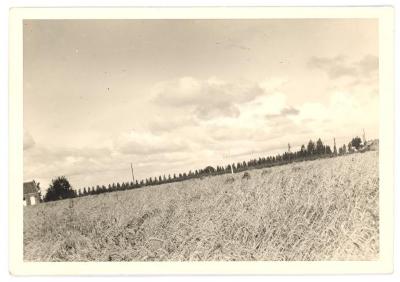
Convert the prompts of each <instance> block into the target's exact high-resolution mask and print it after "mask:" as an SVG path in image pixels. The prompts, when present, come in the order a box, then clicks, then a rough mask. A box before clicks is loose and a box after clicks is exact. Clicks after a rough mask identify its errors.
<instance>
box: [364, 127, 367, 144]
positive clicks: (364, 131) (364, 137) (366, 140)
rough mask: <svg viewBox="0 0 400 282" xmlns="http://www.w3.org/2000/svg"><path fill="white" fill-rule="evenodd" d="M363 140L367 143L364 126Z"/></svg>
mask: <svg viewBox="0 0 400 282" xmlns="http://www.w3.org/2000/svg"><path fill="white" fill-rule="evenodd" d="M363 141H364V144H366V143H367V140H365V130H364V128H363Z"/></svg>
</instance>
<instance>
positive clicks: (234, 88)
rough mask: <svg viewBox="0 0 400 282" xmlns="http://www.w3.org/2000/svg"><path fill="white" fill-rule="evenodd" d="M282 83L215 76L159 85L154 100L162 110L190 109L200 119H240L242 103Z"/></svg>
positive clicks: (184, 78)
mask: <svg viewBox="0 0 400 282" xmlns="http://www.w3.org/2000/svg"><path fill="white" fill-rule="evenodd" d="M279 83H282V82H281V81H279V82H278V83H277V82H276V81H264V82H262V83H251V82H246V81H238V82H226V81H222V80H219V79H217V78H215V77H212V78H209V79H207V80H198V79H195V78H193V77H182V78H179V79H176V80H172V81H166V82H161V83H158V84H157V85H156V86H155V87H154V88H153V91H152V92H153V100H154V101H155V102H156V103H157V104H158V105H159V106H161V107H173V108H176V109H181V110H182V109H187V110H189V112H190V113H191V114H193V115H194V116H195V117H196V118H197V119H199V120H212V119H214V118H219V117H230V118H237V117H239V115H240V114H241V111H240V107H239V105H240V104H243V103H247V102H250V101H252V100H254V99H255V98H257V97H259V96H263V95H268V94H271V92H272V91H273V90H274V89H275V88H276V87H279Z"/></svg>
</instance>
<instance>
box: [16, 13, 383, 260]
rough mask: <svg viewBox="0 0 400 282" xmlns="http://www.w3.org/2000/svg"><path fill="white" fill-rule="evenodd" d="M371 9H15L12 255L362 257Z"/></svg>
mask: <svg viewBox="0 0 400 282" xmlns="http://www.w3.org/2000/svg"><path fill="white" fill-rule="evenodd" d="M379 64H380V56H379V21H378V19H377V18H356V17H355V18H295V19H294V18H282V19H268V18H265V19H262V18H255V19H24V20H23V185H22V183H21V185H20V188H19V189H21V190H22V189H23V198H22V197H21V199H20V202H19V203H15V205H16V206H18V205H19V206H20V207H21V209H23V260H24V261H25V262H90V261H95V262H115V261H125V262H142V261H145V262H148V261H377V260H379V258H380V251H381V249H380V243H381V242H380V212H379V210H380V205H379V199H380V185H379V183H380V178H379V168H380V167H379V158H380V157H379V154H380V149H379V148H380V139H379V137H380V108H379V104H380V95H381V93H380V87H379V79H380V75H379Z"/></svg>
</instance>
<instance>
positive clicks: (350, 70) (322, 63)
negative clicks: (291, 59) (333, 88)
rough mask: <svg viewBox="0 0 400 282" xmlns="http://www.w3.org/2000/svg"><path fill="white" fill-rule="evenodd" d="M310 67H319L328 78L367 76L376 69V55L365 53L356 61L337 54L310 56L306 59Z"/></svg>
mask: <svg viewBox="0 0 400 282" xmlns="http://www.w3.org/2000/svg"><path fill="white" fill-rule="evenodd" d="M308 66H309V67H310V68H311V69H319V70H322V71H324V72H326V73H327V75H328V76H329V78H332V79H338V78H341V77H353V78H358V77H360V76H369V75H371V74H372V73H373V72H376V71H377V70H378V66H379V62H378V57H376V56H373V55H366V56H364V57H363V58H361V59H360V60H358V61H350V60H349V59H348V58H347V57H345V56H342V55H339V56H336V57H311V58H310V60H309V61H308Z"/></svg>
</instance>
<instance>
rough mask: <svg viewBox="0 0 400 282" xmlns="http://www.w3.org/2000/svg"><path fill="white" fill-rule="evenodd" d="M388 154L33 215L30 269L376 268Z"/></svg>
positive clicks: (28, 215) (97, 199)
mask: <svg viewBox="0 0 400 282" xmlns="http://www.w3.org/2000/svg"><path fill="white" fill-rule="evenodd" d="M378 157H379V156H378V152H367V153H364V154H354V155H348V156H343V157H338V158H332V159H322V160H316V161H310V162H302V163H294V164H290V165H285V166H281V167H273V168H269V169H260V170H252V171H249V172H248V173H249V174H250V179H244V178H243V174H244V173H243V172H242V173H238V174H235V175H221V176H216V177H209V178H204V179H192V180H188V181H183V182H177V183H171V184H163V185H160V186H154V187H146V188H143V189H137V190H130V191H121V192H115V193H104V194H100V195H97V196H90V197H82V198H77V199H74V200H64V201H58V202H52V203H46V204H41V205H38V206H30V207H25V208H24V259H25V260H28V261H92V260H95V261H114V260H115V261H119V260H125V261H149V260H373V259H378V256H379V209H378V202H379V198H378V196H379V193H378V192H379V175H378Z"/></svg>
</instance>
